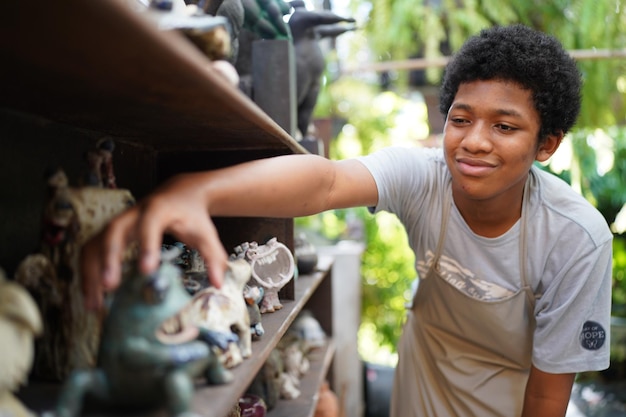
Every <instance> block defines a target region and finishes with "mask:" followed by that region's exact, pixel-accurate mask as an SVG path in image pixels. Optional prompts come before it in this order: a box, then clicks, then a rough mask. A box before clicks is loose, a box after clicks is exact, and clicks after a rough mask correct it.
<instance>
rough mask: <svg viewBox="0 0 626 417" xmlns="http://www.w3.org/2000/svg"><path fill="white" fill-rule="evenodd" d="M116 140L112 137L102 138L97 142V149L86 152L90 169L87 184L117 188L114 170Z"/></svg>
mask: <svg viewBox="0 0 626 417" xmlns="http://www.w3.org/2000/svg"><path fill="white" fill-rule="evenodd" d="M114 150H115V142H113V140H112V139H110V138H102V139H100V140H99V141H98V142H97V143H96V149H95V150H92V151H88V152H87V154H86V159H87V164H88V166H89V170H88V172H87V175H86V178H85V184H84V185H88V186H92V187H101V188H117V184H116V182H115V173H114V172H113V151H114Z"/></svg>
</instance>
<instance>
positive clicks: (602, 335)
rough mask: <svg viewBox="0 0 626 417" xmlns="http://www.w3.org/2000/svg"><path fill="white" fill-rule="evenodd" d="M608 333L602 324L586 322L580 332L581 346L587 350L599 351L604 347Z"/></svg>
mask: <svg viewBox="0 0 626 417" xmlns="http://www.w3.org/2000/svg"><path fill="white" fill-rule="evenodd" d="M605 340H606V332H605V331H604V327H602V325H601V324H600V323H596V322H595V321H586V322H585V324H583V330H582V332H580V344H581V345H582V347H583V348H585V349H587V350H598V349H600V348H601V347H602V345H604V341H605Z"/></svg>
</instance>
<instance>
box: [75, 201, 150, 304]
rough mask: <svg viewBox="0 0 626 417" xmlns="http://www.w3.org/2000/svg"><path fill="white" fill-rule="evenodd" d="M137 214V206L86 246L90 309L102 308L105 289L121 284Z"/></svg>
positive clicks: (82, 268) (85, 277)
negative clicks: (127, 248)
mask: <svg viewBox="0 0 626 417" xmlns="http://www.w3.org/2000/svg"><path fill="white" fill-rule="evenodd" d="M137 215H138V213H137V210H136V208H131V209H129V210H128V211H126V212H124V213H123V214H121V215H120V216H118V217H116V218H115V219H113V220H112V221H111V222H110V223H109V225H108V226H107V227H106V228H105V229H104V230H102V231H101V232H100V233H98V234H97V235H96V236H95V237H93V238H92V239H90V240H89V241H88V242H87V243H85V244H84V245H83V247H82V249H81V260H80V271H81V279H82V289H83V294H84V298H85V306H86V307H87V308H88V309H91V310H97V309H100V308H101V307H102V293H103V291H110V290H112V289H114V288H116V287H117V286H118V285H119V282H120V279H121V269H122V268H121V265H122V262H123V258H124V251H125V248H126V247H127V244H128V241H129V239H130V237H131V236H132V234H133V232H134V230H133V229H134V224H135V222H136V219H137Z"/></svg>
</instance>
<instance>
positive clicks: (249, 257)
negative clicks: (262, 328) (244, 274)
mask: <svg viewBox="0 0 626 417" xmlns="http://www.w3.org/2000/svg"><path fill="white" fill-rule="evenodd" d="M236 258H243V259H245V260H246V261H248V262H249V263H250V266H251V268H252V278H253V279H252V280H251V281H252V283H253V284H254V285H259V286H261V287H263V288H264V289H265V295H264V296H263V301H262V302H261V313H273V312H274V311H276V310H279V309H281V308H282V307H283V305H282V304H281V303H280V299H279V298H278V292H279V291H280V289H281V288H283V287H284V286H285V284H287V282H289V280H290V279H291V278H293V274H294V271H295V260H294V258H293V255H292V253H291V251H290V250H289V248H288V247H287V246H285V245H284V244H282V243H280V242H278V240H277V239H276V238H272V239H270V240H268V241H267V242H266V243H265V244H264V245H259V244H258V243H257V242H244V243H242V244H241V245H239V246H237V247H236V248H235V253H234V254H231V259H236Z"/></svg>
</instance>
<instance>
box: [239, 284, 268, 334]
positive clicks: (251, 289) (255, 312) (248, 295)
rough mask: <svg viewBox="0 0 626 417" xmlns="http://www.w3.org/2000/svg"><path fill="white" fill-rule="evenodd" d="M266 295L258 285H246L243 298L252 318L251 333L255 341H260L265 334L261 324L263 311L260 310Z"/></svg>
mask: <svg viewBox="0 0 626 417" xmlns="http://www.w3.org/2000/svg"><path fill="white" fill-rule="evenodd" d="M264 294H265V291H264V290H263V287H258V286H256V285H246V286H245V288H244V290H243V298H244V299H245V300H246V307H247V308H248V315H249V316H250V331H251V332H252V339H253V340H256V339H260V338H261V336H263V335H264V334H265V329H263V323H261V320H262V318H261V309H260V308H259V305H260V304H261V302H262V301H263V295H264Z"/></svg>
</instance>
